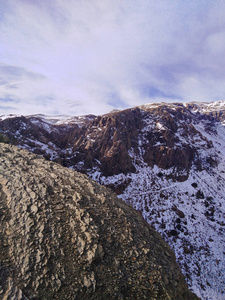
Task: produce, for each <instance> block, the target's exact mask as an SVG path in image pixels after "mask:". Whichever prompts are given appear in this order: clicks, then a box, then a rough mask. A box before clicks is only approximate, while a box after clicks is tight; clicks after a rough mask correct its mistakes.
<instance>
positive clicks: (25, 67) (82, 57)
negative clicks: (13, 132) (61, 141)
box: [0, 0, 225, 115]
mask: <svg viewBox="0 0 225 300" xmlns="http://www.w3.org/2000/svg"><path fill="white" fill-rule="evenodd" d="M223 99H225V1H224V0H188V1H184V0H164V1H162V0H157V1H156V0H0V115H1V114H9V113H19V114H24V115H27V114H35V113H46V114H70V115H82V114H89V113H93V114H103V113H106V112H109V111H111V110H113V109H115V108H117V109H122V108H127V107H132V106H136V105H141V104H145V103H149V102H161V101H165V102H186V101H216V100H223Z"/></svg>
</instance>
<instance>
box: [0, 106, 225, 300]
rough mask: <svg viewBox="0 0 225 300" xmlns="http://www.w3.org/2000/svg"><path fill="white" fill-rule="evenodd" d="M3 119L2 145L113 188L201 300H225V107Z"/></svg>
mask: <svg viewBox="0 0 225 300" xmlns="http://www.w3.org/2000/svg"><path fill="white" fill-rule="evenodd" d="M0 120H1V121H0V140H2V141H5V142H8V143H12V144H15V145H18V146H20V147H22V148H26V149H28V150H30V151H32V152H34V153H37V154H41V155H43V156H44V157H45V158H46V159H48V160H52V161H56V162H58V163H60V164H62V165H63V166H66V167H69V168H71V169H74V170H78V171H81V172H83V173H85V174H87V175H88V176H89V177H90V178H92V179H94V180H95V181H97V182H98V183H100V184H102V185H105V186H108V187H110V188H111V189H113V190H114V191H115V192H116V193H117V195H118V196H119V197H120V198H122V199H123V200H124V201H125V202H126V203H128V204H131V205H132V206H133V207H134V208H135V209H136V210H139V211H140V212H141V213H142V215H143V216H144V218H145V219H146V220H147V221H148V222H149V223H150V224H151V225H152V226H154V227H155V229H156V230H157V231H158V232H160V233H161V235H162V236H163V238H164V239H165V240H166V241H167V242H168V243H169V244H170V246H171V247H172V248H173V250H174V251H175V254H176V259H177V261H178V263H179V265H180V266H181V269H182V272H183V274H184V275H185V277H186V280H187V282H188V284H189V287H191V288H192V289H193V290H194V291H195V293H196V294H197V295H198V296H199V297H201V298H202V299H218V300H219V299H221V300H222V299H225V291H224V286H225V269H224V266H225V252H224V245H225V238H224V236H225V223H224V218H225V196H224V195H225V127H224V125H225V101H218V102H212V103H197V102H196V103H195V102H190V103H170V104H168V103H157V104H147V105H143V106H139V107H134V108H131V109H127V110H124V111H113V112H111V113H109V114H106V115H103V116H93V115H90V116H82V117H66V116H55V117H51V116H43V115H35V116H26V117H24V116H13V115H11V116H0Z"/></svg>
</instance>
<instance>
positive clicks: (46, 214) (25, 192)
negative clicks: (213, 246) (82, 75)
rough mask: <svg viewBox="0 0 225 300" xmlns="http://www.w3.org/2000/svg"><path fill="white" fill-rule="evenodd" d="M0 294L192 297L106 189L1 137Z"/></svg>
mask: <svg viewBox="0 0 225 300" xmlns="http://www.w3.org/2000/svg"><path fill="white" fill-rule="evenodd" d="M0 207H1V208H0V221H1V226H0V299H4V300H6V299H8V300H10V299H17V300H19V299H184V300H185V299H187V300H191V299H197V297H196V296H195V295H194V294H192V293H191V292H190V291H189V290H188V289H187V285H186V283H185V281H184V276H183V275H182V274H181V271H180V269H179V267H178V265H177V264H176V261H175V256H174V254H173V252H172V251H171V249H170V248H169V246H168V245H167V244H166V243H165V242H164V241H163V239H162V238H161V237H160V235H159V234H158V233H157V232H155V230H154V229H152V227H150V225H148V224H147V222H146V221H144V219H143V218H142V216H141V214H140V213H138V212H136V211H135V210H134V209H133V208H131V207H130V206H128V205H127V204H125V203H124V202H123V201H122V200H120V199H118V198H117V197H116V195H115V194H113V193H112V192H111V191H110V190H109V189H107V188H105V187H103V186H100V185H99V184H97V183H95V182H94V181H92V180H90V179H88V177H87V176H86V175H83V174H80V173H77V172H75V171H73V170H70V169H68V168H65V167H62V166H61V165H59V164H56V163H53V162H49V161H46V160H44V159H43V158H42V157H41V156H37V155H34V154H32V153H30V152H28V151H26V150H24V149H19V148H17V147H15V146H10V145H7V144H3V143H0Z"/></svg>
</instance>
